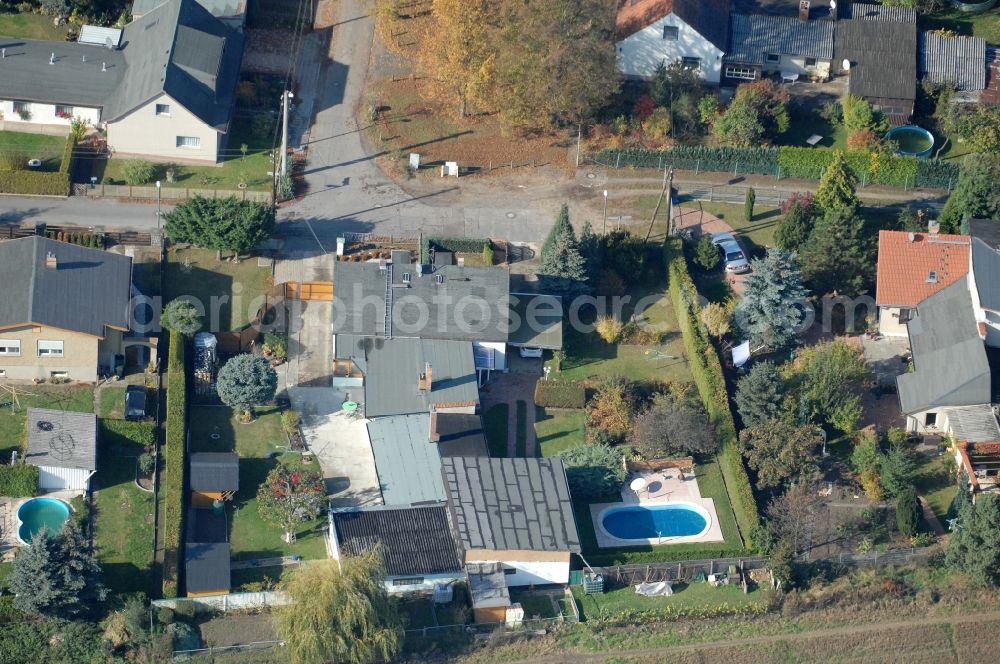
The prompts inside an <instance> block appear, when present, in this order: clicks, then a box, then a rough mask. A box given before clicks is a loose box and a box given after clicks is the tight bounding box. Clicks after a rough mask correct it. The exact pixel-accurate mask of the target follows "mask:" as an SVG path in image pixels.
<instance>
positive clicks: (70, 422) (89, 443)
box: [24, 408, 97, 470]
mask: <svg viewBox="0 0 1000 664" xmlns="http://www.w3.org/2000/svg"><path fill="white" fill-rule="evenodd" d="M27 428H28V453H27V455H25V458H24V460H25V462H27V463H30V464H31V465H33V466H49V467H52V468H79V469H82V470H97V416H96V415H94V414H93V413H72V412H69V411H65V410H52V409H49V408H29V409H28V421H27Z"/></svg>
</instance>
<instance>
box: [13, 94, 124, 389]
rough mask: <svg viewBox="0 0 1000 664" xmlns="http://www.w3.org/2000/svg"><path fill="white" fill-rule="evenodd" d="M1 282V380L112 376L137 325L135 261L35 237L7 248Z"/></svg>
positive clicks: (14, 241) (84, 379)
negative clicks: (133, 290)
mask: <svg viewBox="0 0 1000 664" xmlns="http://www.w3.org/2000/svg"><path fill="white" fill-rule="evenodd" d="M0 85H2V84H0ZM0 282H3V283H4V284H6V289H5V292H4V295H3V297H0V379H14V380H32V379H37V380H47V379H50V378H69V379H71V380H77V381H85V382H92V381H96V380H97V377H98V375H99V374H110V373H111V371H112V370H113V369H114V367H115V365H116V363H117V362H118V360H117V358H118V356H121V355H123V353H124V340H123V338H124V335H125V333H126V332H128V330H129V327H130V323H131V309H132V307H131V288H132V259H131V258H129V257H128V256H123V255H120V254H114V253H110V252H107V251H101V250H99V249H90V248H87V247H81V246H78V245H74V244H68V243H66V242H58V241H56V240H50V239H47V238H44V237H39V236H37V235H34V236H31V237H26V238H22V239H20V240H11V241H10V242H3V243H0Z"/></svg>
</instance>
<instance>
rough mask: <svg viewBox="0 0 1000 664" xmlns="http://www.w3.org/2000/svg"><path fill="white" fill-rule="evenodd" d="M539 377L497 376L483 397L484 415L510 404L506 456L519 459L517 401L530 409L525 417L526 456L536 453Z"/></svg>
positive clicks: (531, 375)
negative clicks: (536, 388) (536, 413)
mask: <svg viewBox="0 0 1000 664" xmlns="http://www.w3.org/2000/svg"><path fill="white" fill-rule="evenodd" d="M538 378H539V376H537V375H535V374H525V373H507V374H494V377H493V379H492V380H490V383H489V389H488V390H483V391H482V392H481V394H480V399H481V402H482V410H483V412H484V413H485V412H486V411H488V410H489V409H490V408H492V407H493V406H496V405H497V404H501V403H505V404H507V407H508V411H507V456H509V457H514V456H517V402H518V401H523V402H524V403H525V405H526V406H527V409H526V414H527V417H526V418H525V432H524V433H525V441H524V442H525V456H528V457H533V456H535V454H537V446H538V442H537V439H536V438H535V383H537V382H538Z"/></svg>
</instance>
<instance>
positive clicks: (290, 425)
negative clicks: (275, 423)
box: [281, 410, 302, 433]
mask: <svg viewBox="0 0 1000 664" xmlns="http://www.w3.org/2000/svg"><path fill="white" fill-rule="evenodd" d="M301 422H302V416H301V415H299V414H298V413H297V412H295V411H294V410H286V411H285V412H283V413H282V414H281V429H282V431H284V432H285V433H295V432H297V431H298V430H299V424H300V423H301Z"/></svg>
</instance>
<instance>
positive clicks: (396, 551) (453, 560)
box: [333, 503, 462, 576]
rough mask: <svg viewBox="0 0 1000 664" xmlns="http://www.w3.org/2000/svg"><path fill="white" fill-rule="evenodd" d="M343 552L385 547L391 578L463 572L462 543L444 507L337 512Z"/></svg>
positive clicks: (365, 550)
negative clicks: (458, 539) (453, 533)
mask: <svg viewBox="0 0 1000 664" xmlns="http://www.w3.org/2000/svg"><path fill="white" fill-rule="evenodd" d="M333 523H334V527H335V528H336V530H337V539H338V541H339V543H340V548H341V551H343V552H345V553H348V554H350V555H354V556H357V555H360V554H362V553H365V552H367V551H370V550H371V549H372V547H374V546H375V545H376V544H381V545H382V558H383V560H384V561H385V571H386V573H387V574H389V575H390V576H418V575H423V574H444V573H447V572H458V571H460V570H461V569H462V560H461V555H460V553H459V550H458V544H457V542H455V538H454V536H453V535H452V532H451V527H450V526H449V524H448V508H447V507H446V506H445V505H444V504H443V503H440V504H437V505H433V506H427V507H414V508H408V509H398V508H397V509H386V508H379V507H376V508H365V509H352V510H349V511H344V512H334V514H333Z"/></svg>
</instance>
